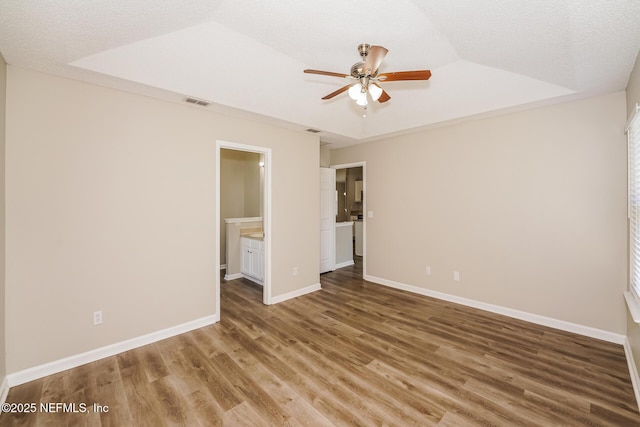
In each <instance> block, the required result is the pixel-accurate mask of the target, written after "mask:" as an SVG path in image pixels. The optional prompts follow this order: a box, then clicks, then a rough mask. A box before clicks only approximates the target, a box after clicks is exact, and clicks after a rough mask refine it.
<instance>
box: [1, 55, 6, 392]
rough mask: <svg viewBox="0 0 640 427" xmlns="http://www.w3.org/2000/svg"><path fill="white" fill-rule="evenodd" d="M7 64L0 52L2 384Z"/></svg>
mask: <svg viewBox="0 0 640 427" xmlns="http://www.w3.org/2000/svg"><path fill="white" fill-rule="evenodd" d="M6 88H7V64H6V63H5V62H4V58H3V57H2V55H1V54H0V384H1V383H2V381H3V379H4V376H5V375H6V373H7V370H6V363H5V333H6V332H5V276H4V273H5V229H4V219H5V204H4V193H5V190H4V182H5V180H4V150H5V106H6V100H7V91H6Z"/></svg>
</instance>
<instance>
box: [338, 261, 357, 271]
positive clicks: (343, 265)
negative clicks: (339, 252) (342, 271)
mask: <svg viewBox="0 0 640 427" xmlns="http://www.w3.org/2000/svg"><path fill="white" fill-rule="evenodd" d="M353 264H355V262H353V260H349V261H344V262H341V263H338V264H336V265H335V269H336V270H337V269H339V268H343V267H349V266H350V265H353Z"/></svg>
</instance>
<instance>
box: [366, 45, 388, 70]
mask: <svg viewBox="0 0 640 427" xmlns="http://www.w3.org/2000/svg"><path fill="white" fill-rule="evenodd" d="M387 52H389V50H387V49H385V48H384V47H382V46H371V47H370V48H369V52H368V53H367V56H366V58H365V61H364V65H363V67H362V72H363V73H364V74H368V75H370V76H372V75H374V74H375V73H376V71H377V70H378V67H379V66H380V63H381V62H382V60H383V59H384V57H385V56H386V55H387Z"/></svg>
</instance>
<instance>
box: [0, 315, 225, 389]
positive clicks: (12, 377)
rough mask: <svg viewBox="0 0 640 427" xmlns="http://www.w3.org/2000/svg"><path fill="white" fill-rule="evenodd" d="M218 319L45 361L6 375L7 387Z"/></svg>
mask: <svg viewBox="0 0 640 427" xmlns="http://www.w3.org/2000/svg"><path fill="white" fill-rule="evenodd" d="M219 320H220V315H219V314H216V315H212V316H207V317H203V318H201V319H196V320H193V321H191V322H187V323H183V324H181V325H176V326H172V327H170V328H167V329H163V330H160V331H156V332H152V333H150V334H147V335H143V336H140V337H137V338H132V339H129V340H126V341H121V342H119V343H115V344H111V345H107V346H105V347H100V348H97V349H95V350H90V351H87V352H86V353H81V354H76V355H74V356H70V357H66V358H64V359H60V360H55V361H53V362H49V363H45V364H44V365H40V366H35V367H33V368H28V369H25V370H22V371H18V372H15V373H13V374H9V375H7V378H6V381H7V382H8V386H9V387H13V386H16V385H20V384H24V383H27V382H29V381H33V380H37V379H38V378H42V377H46V376H47V375H52V374H56V373H58V372H62V371H65V370H67V369H71V368H75V367H78V366H81V365H84V364H86V363H90V362H95V361H96V360H100V359H104V358H105V357H109V356H113V355H115V354H118V353H122V352H124V351H128V350H132V349H134V348H137V347H142V346H143V345H147V344H151V343H154V342H156V341H160V340H163V339H166V338H170V337H173V336H175V335H179V334H183V333H185V332H189V331H192V330H194V329H198V328H202V327H204V326H208V325H211V324H214V323H216V322H218V321H219Z"/></svg>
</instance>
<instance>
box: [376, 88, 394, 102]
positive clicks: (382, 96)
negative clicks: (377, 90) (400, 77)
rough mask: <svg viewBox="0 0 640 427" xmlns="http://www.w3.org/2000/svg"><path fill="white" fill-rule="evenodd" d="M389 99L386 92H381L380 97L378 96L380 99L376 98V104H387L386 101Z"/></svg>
mask: <svg viewBox="0 0 640 427" xmlns="http://www.w3.org/2000/svg"><path fill="white" fill-rule="evenodd" d="M390 99H391V97H390V96H389V94H388V93H387V92H385V90H384V89H383V90H382V95H380V98H378V102H379V103H380V104H382V103H383V102H387V101H388V100H390Z"/></svg>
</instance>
